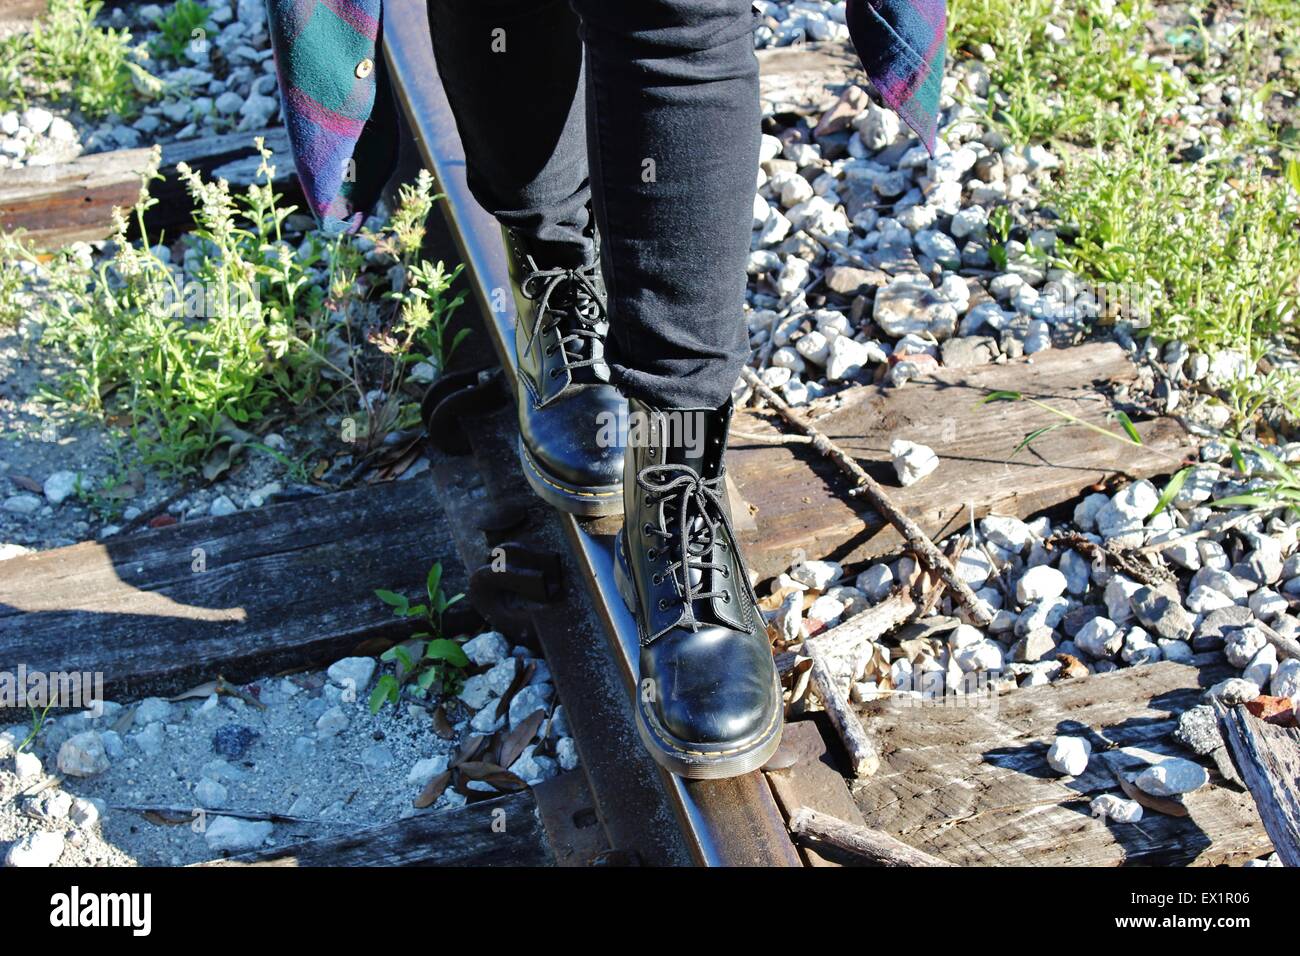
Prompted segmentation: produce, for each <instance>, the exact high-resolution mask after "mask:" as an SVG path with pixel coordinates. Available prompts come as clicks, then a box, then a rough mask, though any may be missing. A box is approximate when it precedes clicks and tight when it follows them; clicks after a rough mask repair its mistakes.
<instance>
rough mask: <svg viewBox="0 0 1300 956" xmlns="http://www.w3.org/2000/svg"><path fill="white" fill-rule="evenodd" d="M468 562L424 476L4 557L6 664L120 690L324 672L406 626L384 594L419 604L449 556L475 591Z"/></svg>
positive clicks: (457, 583)
mask: <svg viewBox="0 0 1300 956" xmlns="http://www.w3.org/2000/svg"><path fill="white" fill-rule="evenodd" d="M455 553H456V552H455V544H454V542H453V541H452V540H451V537H450V535H449V533H448V532H447V530H446V526H445V521H444V519H443V518H442V516H441V514H440V512H439V510H438V507H437V504H436V495H435V493H434V488H433V485H432V482H431V481H430V480H429V478H428V476H427V475H424V476H419V477H417V478H414V479H412V480H410V481H400V482H389V483H386V484H380V485H373V486H367V487H365V488H359V489H356V490H354V491H346V492H341V493H338V494H332V495H322V496H320V497H316V498H310V499H307V500H305V501H298V502H289V503H285V504H278V505H270V506H267V507H265V508H258V509H253V510H249V511H241V512H239V513H238V514H235V515H231V516H229V517H226V518H205V519H201V520H198V521H187V522H185V523H184V524H181V525H176V526H173V527H169V528H162V529H158V530H150V531H143V532H140V533H137V534H133V535H127V536H124V537H122V538H120V539H118V538H109V539H106V540H105V541H102V542H83V543H82V544H77V545H73V546H71V547H67V548H59V549H57V550H54V551H46V552H42V553H36V554H29V555H22V556H20V557H17V558H13V559H11V560H9V561H3V562H0V669H6V670H13V669H14V668H16V667H17V665H18V664H25V665H26V666H27V668H28V670H29V671H30V670H41V671H89V672H99V673H102V674H103V677H104V682H105V688H106V691H107V692H108V693H109V694H110V695H120V694H123V693H129V694H145V693H164V692H175V691H178V690H182V689H184V687H185V686H188V685H192V684H194V683H197V682H199V681H201V680H206V679H210V678H212V677H215V676H217V675H218V674H220V675H222V676H224V677H226V678H227V679H230V680H246V679H251V678H253V677H255V676H258V675H259V674H264V673H266V672H268V671H272V672H273V671H275V670H278V669H282V668H289V667H299V666H307V665H311V664H320V663H324V662H326V661H328V660H330V659H331V658H332V657H337V656H340V655H342V654H344V653H346V652H347V651H349V650H351V649H352V648H353V647H354V646H355V645H356V644H358V643H359V642H361V641H363V640H365V639H367V638H371V637H377V636H381V635H388V634H393V633H396V632H398V631H401V630H402V629H401V625H400V622H397V621H396V620H395V619H394V618H393V616H392V612H391V610H390V609H389V608H387V607H386V606H385V605H383V604H382V603H381V602H380V601H379V600H377V599H376V598H375V596H374V590H375V588H389V589H392V590H396V591H401V592H404V593H409V594H411V595H416V594H418V593H420V591H421V589H422V588H423V585H424V578H425V573H426V572H427V571H428V569H429V567H430V565H432V564H433V562H434V561H437V560H440V559H442V560H443V564H444V587H446V588H447V589H448V591H449V593H455V592H456V591H459V590H463V589H464V585H465V582H466V576H465V572H464V568H463V566H462V565H461V564H460V562H459V561H457V560H455V558H454V555H455ZM447 558H451V560H446V559H447Z"/></svg>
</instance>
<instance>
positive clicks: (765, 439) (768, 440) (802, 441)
mask: <svg viewBox="0 0 1300 956" xmlns="http://www.w3.org/2000/svg"><path fill="white" fill-rule="evenodd" d="M729 437H731V438H743V439H745V441H756V442H760V443H761V444H764V445H807V444H809V443H810V442H811V441H812V439H811V438H809V437H808V436H807V435H780V434H777V435H760V434H758V433H757V432H742V431H740V430H739V429H738V428H733V429H732V430H731V432H730V433H729Z"/></svg>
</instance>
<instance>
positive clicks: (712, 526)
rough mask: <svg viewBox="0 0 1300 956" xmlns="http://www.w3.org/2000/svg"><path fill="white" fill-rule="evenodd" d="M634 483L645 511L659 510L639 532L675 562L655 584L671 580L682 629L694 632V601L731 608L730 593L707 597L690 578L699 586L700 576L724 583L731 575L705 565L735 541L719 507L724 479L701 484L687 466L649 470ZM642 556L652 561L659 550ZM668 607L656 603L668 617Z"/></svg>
mask: <svg viewBox="0 0 1300 956" xmlns="http://www.w3.org/2000/svg"><path fill="white" fill-rule="evenodd" d="M636 483H637V487H639V488H640V489H641V490H642V491H644V492H645V493H646V503H647V505H648V506H650V507H656V506H657V507H658V512H657V515H656V518H657V520H656V521H655V522H653V523H652V522H649V521H647V522H646V523H645V525H644V526H643V527H642V531H644V532H645V533H646V534H647V535H650V536H653V537H656V538H659V539H661V540H662V541H663V542H664V545H663V546H664V547H665V548H671V549H673V550H674V551H675V554H672V555H671V557H673V558H674V559H675V560H672V561H670V562H669V563H668V564H667V565H666V566H665V569H664V571H656V572H655V574H654V578H653V580H654V582H655V583H656V584H658V583H659V582H660V581H661V580H662V576H663V574H665V573H666V574H670V575H672V577H673V582H674V583H675V584H676V585H677V593H678V596H679V597H680V598H681V600H682V603H683V604H684V605H685V613H684V615H683V619H682V623H683V624H685V626H687V627H689V628H690V629H691V630H692V631H694V630H697V629H698V627H699V621H697V620H696V617H695V606H694V602H695V601H699V600H703V599H706V598H721V599H722V600H723V602H725V603H730V602H731V593H730V592H729V591H726V590H722V591H706V590H704V588H703V585H702V584H701V585H697V584H694V583H693V581H692V578H693V577H694V574H693V572H697V571H698V572H699V574H700V579H701V580H703V576H704V572H705V571H709V570H712V571H717V572H718V573H719V574H720V575H721V576H722V577H724V578H726V577H730V575H731V570H730V568H729V567H728V566H727V565H726V564H719V563H717V562H714V561H709V560H707V558H708V557H710V556H711V555H712V554H713V548H714V546H715V545H717V546H718V547H720V548H722V549H723V550H726V549H727V542H728V541H732V540H735V535H734V533H733V530H732V527H731V520H730V519H729V518H728V517H727V509H726V508H725V507H724V506H723V503H722V496H723V495H724V494H725V493H726V491H725V488H724V486H723V476H722V474H719V475H718V476H717V477H716V478H704V477H701V475H700V474H699V473H698V472H697V471H696V470H695V469H694V468H691V467H690V466H689V465H648V466H647V467H645V468H642V469H641V471H640V472H638V473H637V476H636ZM674 525H675V527H674ZM719 528H721V529H722V530H723V531H724V532H725V536H724V537H723V538H722V539H719V537H718V529H719ZM646 556H647V557H648V558H650V560H652V561H653V560H656V559H657V557H658V554H657V549H654V548H651V549H650V550H649V552H648V553H647V555H646ZM678 572H680V576H679V575H678ZM668 607H669V605H668V602H667V600H666V599H665V600H661V601H660V602H659V610H661V611H666V610H668Z"/></svg>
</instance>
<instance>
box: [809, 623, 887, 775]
mask: <svg viewBox="0 0 1300 956" xmlns="http://www.w3.org/2000/svg"><path fill="white" fill-rule="evenodd" d="M804 650H805V651H806V652H807V654H808V656H809V657H810V658H811V659H812V671H811V674H810V676H811V678H812V686H813V690H815V691H816V692H817V696H818V697H820V698H821V699H822V704H823V705H824V706H825V707H826V713H827V714H829V715H830V718H831V723H832V724H833V725H834V726H835V732H836V733H838V734H839V736H840V740H841V741H842V742H843V744H844V749H845V750H846V751H847V752H848V755H849V765H850V769H851V770H852V772H853V776H855V777H869V776H871V774H873V773H875V772H876V771H877V770H878V769H880V755H879V754H878V753H876V748H875V745H874V744H872V742H871V738H870V737H868V736H867V731H866V729H865V728H864V727H863V726H862V721H860V720H859V719H858V715H857V713H856V712H855V711H854V710H853V708H852V707H851V706H850V705H849V700H848V697H847V696H846V695H845V693H844V691H843V690H841V689H840V685H839V682H838V681H837V680H835V678H834V676H833V675H832V674H831V670H830V667H829V666H828V665H827V662H826V657H825V656H824V654H823V653H822V651H821V650H820V649H819V648H817V647H811V648H810V647H808V645H807V644H805V645H804Z"/></svg>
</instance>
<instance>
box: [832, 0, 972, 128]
mask: <svg viewBox="0 0 1300 956" xmlns="http://www.w3.org/2000/svg"><path fill="white" fill-rule="evenodd" d="M845 12H846V13H847V15H848V24H849V35H850V36H852V37H853V46H854V47H855V48H856V49H857V51H858V56H859V57H860V58H861V60H862V66H863V68H864V69H865V70H866V71H867V76H869V77H871V82H872V83H874V84H875V86H876V89H877V91H878V92H879V93H880V97H881V99H883V100H884V101H885V103H886V104H888V106H889V107H890V108H891V109H893V110H894V111H896V112H897V113H898V115H899V116H901V117H902V118H903V121H904V122H905V123H907V125H908V126H910V127H911V128H912V130H913V131H914V132H915V133H916V135H917V136H919V137H920V138H921V142H923V143H924V144H925V147H926V149H928V150H929V151H930V152H931V153H933V152H934V145H935V136H936V135H937V133H938V127H939V92H940V87H941V85H942V82H943V61H944V52H945V49H946V44H947V31H948V12H947V8H946V5H945V3H944V0H849V2H848V6H847V7H846V11H845Z"/></svg>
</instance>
